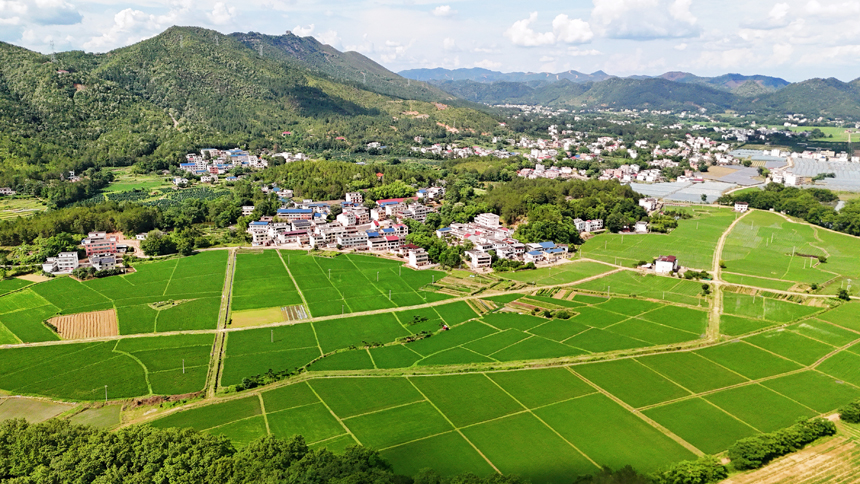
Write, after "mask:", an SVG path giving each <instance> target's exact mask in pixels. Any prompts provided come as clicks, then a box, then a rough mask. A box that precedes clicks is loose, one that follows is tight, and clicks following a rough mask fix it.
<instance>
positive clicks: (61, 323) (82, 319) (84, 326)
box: [48, 309, 119, 339]
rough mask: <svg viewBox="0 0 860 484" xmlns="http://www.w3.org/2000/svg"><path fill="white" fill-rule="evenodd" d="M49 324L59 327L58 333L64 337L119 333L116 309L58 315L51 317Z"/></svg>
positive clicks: (88, 336)
mask: <svg viewBox="0 0 860 484" xmlns="http://www.w3.org/2000/svg"><path fill="white" fill-rule="evenodd" d="M48 324H50V325H52V326H54V327H55V328H57V333H58V334H59V335H60V337H62V338H63V339H86V338H103V337H106V336H118V335H119V325H118V324H117V319H116V310H115V309H108V310H106V311H93V312H90V313H79V314H71V315H68V316H57V317H54V318H51V319H49V320H48Z"/></svg>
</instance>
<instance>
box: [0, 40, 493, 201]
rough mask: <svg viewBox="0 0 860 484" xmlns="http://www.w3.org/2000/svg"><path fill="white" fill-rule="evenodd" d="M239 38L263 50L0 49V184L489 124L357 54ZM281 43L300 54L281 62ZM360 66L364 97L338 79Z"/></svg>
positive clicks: (358, 144) (168, 45) (204, 45)
mask: <svg viewBox="0 0 860 484" xmlns="http://www.w3.org/2000/svg"><path fill="white" fill-rule="evenodd" d="M248 35H249V36H251V37H253V36H256V38H257V40H258V41H262V40H266V41H267V42H269V44H268V45H269V47H268V48H267V47H266V46H264V47H263V49H262V51H263V54H264V55H263V56H261V55H260V49H259V48H257V49H254V48H251V47H253V46H249V45H248V44H246V42H250V41H249V40H248V38H243V39H244V42H243V41H242V40H240V39H239V37H241V36H239V35H234V36H228V35H223V34H220V33H218V32H215V31H211V30H207V29H202V28H195V27H171V28H170V29H168V30H167V31H165V32H163V33H162V34H160V35H158V36H155V37H153V38H151V39H148V40H145V41H142V42H139V43H137V44H134V45H131V46H129V47H125V48H121V49H117V50H114V51H111V52H108V53H105V54H87V53H83V52H66V53H61V54H58V55H57V59H56V62H55V63H52V62H51V59H50V57H48V56H44V55H42V54H39V53H36V52H32V51H29V50H26V49H23V48H20V47H16V46H13V45H10V44H5V43H0V62H2V65H0V126H2V128H0V186H9V185H11V186H19V185H20V184H21V183H24V182H25V180H27V179H35V180H42V181H41V182H39V183H43V184H51V183H53V182H51V180H59V179H60V177H61V175H66V174H67V172H68V171H69V170H75V171H77V172H81V171H83V170H85V169H86V168H89V167H102V166H127V165H131V164H135V163H137V164H139V165H141V166H142V167H143V168H144V169H146V170H152V169H164V168H167V167H168V166H170V165H175V164H176V163H177V162H179V161H180V160H181V157H182V155H184V154H185V153H187V152H188V151H190V150H195V149H198V148H201V147H203V146H215V147H232V146H244V147H249V148H252V149H253V148H272V149H287V150H295V151H304V152H307V151H322V150H326V149H333V150H340V151H350V150H359V149H363V147H364V145H365V144H366V143H367V142H369V141H379V142H382V143H384V144H388V145H392V144H403V143H407V142H408V143H411V142H412V137H414V136H424V137H427V138H431V139H432V138H440V139H444V138H445V137H446V132H445V128H444V126H442V125H452V124H455V123H456V125H457V126H458V128H460V129H470V130H474V131H476V132H478V131H482V132H483V131H489V130H491V129H492V128H493V127H495V126H497V125H498V122H497V120H496V119H495V118H494V117H493V116H491V115H489V114H487V113H485V112H482V111H478V110H475V109H473V107H474V106H472V105H469V104H468V103H466V102H465V101H460V100H456V99H454V100H453V101H447V100H444V99H443V98H444V97H448V98H451V99H453V98H452V97H451V96H450V95H447V94H444V93H442V92H441V91H438V90H437V89H435V88H428V87H425V86H423V84H422V83H416V82H414V81H407V80H405V79H402V78H399V76H397V75H396V74H393V73H391V72H389V71H387V70H385V69H384V68H383V67H382V66H379V65H378V64H375V63H373V62H372V61H370V60H369V59H367V58H365V57H363V56H361V55H359V54H355V53H345V54H342V53H339V52H337V51H336V50H334V49H332V48H330V47H327V46H323V45H322V44H319V43H318V42H316V41H315V40H312V39H310V40H309V39H300V38H298V37H295V36H281V37H269V36H262V37H261V36H259V34H248ZM264 37H265V38H264ZM291 42H292V43H291ZM288 45H294V46H295V49H296V50H298V51H299V52H300V55H299V54H296V55H295V56H290V55H289V54H288V53H287V51H288V48H287V46H288ZM275 46H278V49H280V50H278V49H276V48H275ZM302 46H304V47H302ZM301 48H304V50H302V49H301ZM278 52H281V53H280V54H279V53H278ZM267 53H269V54H267ZM319 56H324V57H325V58H327V59H329V61H331V62H330V63H331V64H332V65H333V67H332V68H330V69H328V71H326V69H323V68H316V67H314V68H312V67H311V66H320V65H324V63H321V62H322V61H320V58H319ZM365 71H366V72H368V73H369V74H370V75H369V76H368V79H369V80H368V84H375V88H374V90H375V91H376V92H374V90H371V89H369V88H368V89H365V88H364V87H365V85H364V83H363V82H362V83H357V82H355V81H354V80H352V79H347V77H349V76H353V77H354V76H355V75H356V73H357V72H365ZM371 81H372V82H371ZM383 81H384V82H383ZM401 84H404V85H406V88H405V89H404V90H399V89H400V87H399V86H400V85H401ZM380 92H385V93H387V94H388V95H384V94H380ZM413 98H417V99H424V101H422V100H412V99H413ZM431 99H432V100H437V99H438V100H443V101H444V102H445V105H441V104H440V105H437V104H435V103H432V102H427V100H431ZM283 131H291V132H293V136H291V137H288V138H284V137H282V136H281V133H282V132H283ZM337 138H341V139H337ZM76 185H77V184H76ZM85 185H86V184H81V185H80V187H84V186H85ZM68 187H69V184H64V186H63V190H67V189H68ZM75 189H76V190H78V189H83V188H79V187H75ZM87 190H89V189H87ZM28 192H32V191H31V190H28ZM88 193H89V192H88ZM66 198H77V199H81V198H86V197H80V196H77V197H66Z"/></svg>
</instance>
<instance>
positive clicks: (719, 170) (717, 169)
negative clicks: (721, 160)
mask: <svg viewBox="0 0 860 484" xmlns="http://www.w3.org/2000/svg"><path fill="white" fill-rule="evenodd" d="M736 171H737V170H733V169H731V168H728V167H725V166H711V167H709V168H708V171H707V172H705V173H700V175H701V176H702V178H712V179H715V178H722V177H724V176H726V175H731V174H732V173H735V172H736Z"/></svg>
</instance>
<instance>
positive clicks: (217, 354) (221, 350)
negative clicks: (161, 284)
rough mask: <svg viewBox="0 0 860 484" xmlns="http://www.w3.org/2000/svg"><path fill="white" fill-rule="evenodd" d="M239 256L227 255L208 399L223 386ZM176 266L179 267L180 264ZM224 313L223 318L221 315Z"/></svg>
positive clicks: (213, 343) (211, 359)
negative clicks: (228, 330) (228, 328)
mask: <svg viewBox="0 0 860 484" xmlns="http://www.w3.org/2000/svg"><path fill="white" fill-rule="evenodd" d="M237 255H238V251H237V250H235V249H234V250H231V251H229V252H228V253H227V267H226V268H225V269H224V287H223V288H222V290H221V308H220V309H219V311H218V321H217V322H216V327H215V338H214V341H213V342H212V352H211V353H210V362H209V372H208V374H207V375H206V386H204V391H205V392H206V397H209V398H211V397H214V396H215V392H217V391H218V387H219V386H220V384H221V376H222V375H223V373H224V360H225V357H224V356H225V352H226V351H227V349H226V347H227V333H226V332H225V329H226V328H227V323H228V322H229V321H230V305H231V303H232V299H233V279H234V277H235V276H236V260H237V257H236V256H237ZM176 265H177V266H179V262H177V263H176ZM172 277H173V276H171V279H172ZM168 284H169V283H168ZM222 311H223V317H222V314H221V313H222Z"/></svg>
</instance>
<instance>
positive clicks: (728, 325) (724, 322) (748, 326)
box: [720, 314, 776, 336]
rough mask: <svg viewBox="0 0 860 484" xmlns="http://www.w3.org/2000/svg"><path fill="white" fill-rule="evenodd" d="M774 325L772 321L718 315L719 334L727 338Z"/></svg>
mask: <svg viewBox="0 0 860 484" xmlns="http://www.w3.org/2000/svg"><path fill="white" fill-rule="evenodd" d="M775 324H776V323H774V322H773V321H766V320H764V319H751V318H742V317H740V316H732V315H730V314H722V315H720V332H721V333H723V334H727V335H729V336H740V335H742V334H746V333H752V332H753V331H758V330H760V329H764V328H768V327H770V326H774V325H775Z"/></svg>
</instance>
